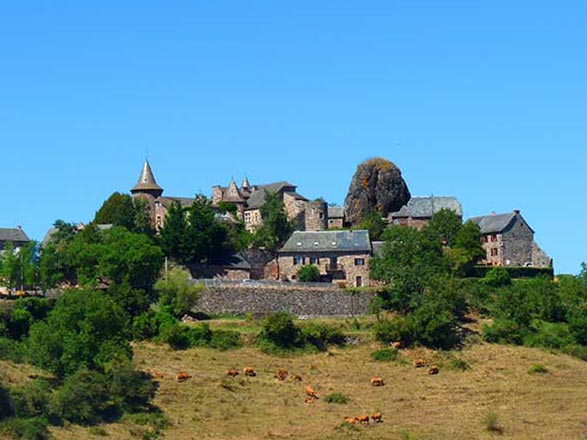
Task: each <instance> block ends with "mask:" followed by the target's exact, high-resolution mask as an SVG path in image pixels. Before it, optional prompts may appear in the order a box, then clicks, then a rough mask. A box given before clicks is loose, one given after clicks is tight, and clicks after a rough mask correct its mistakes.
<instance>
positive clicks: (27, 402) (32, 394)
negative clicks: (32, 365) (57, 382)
mask: <svg viewBox="0 0 587 440" xmlns="http://www.w3.org/2000/svg"><path fill="white" fill-rule="evenodd" d="M11 395H12V401H13V403H14V412H15V415H16V417H20V418H29V417H41V416H44V415H46V414H47V411H48V408H49V401H50V398H51V385H50V384H49V382H48V381H46V380H44V379H38V380H35V381H33V382H29V383H27V384H26V385H24V386H22V387H19V388H14V389H12V390H11Z"/></svg>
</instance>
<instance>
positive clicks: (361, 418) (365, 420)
mask: <svg viewBox="0 0 587 440" xmlns="http://www.w3.org/2000/svg"><path fill="white" fill-rule="evenodd" d="M357 420H358V421H359V423H362V424H364V425H368V424H369V416H357Z"/></svg>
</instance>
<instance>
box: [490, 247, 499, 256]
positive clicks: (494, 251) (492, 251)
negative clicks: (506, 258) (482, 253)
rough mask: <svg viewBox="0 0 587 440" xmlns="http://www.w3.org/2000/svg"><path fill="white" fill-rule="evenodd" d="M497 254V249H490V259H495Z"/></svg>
mask: <svg viewBox="0 0 587 440" xmlns="http://www.w3.org/2000/svg"><path fill="white" fill-rule="evenodd" d="M498 254H499V249H497V248H493V249H491V256H492V257H497V256H498Z"/></svg>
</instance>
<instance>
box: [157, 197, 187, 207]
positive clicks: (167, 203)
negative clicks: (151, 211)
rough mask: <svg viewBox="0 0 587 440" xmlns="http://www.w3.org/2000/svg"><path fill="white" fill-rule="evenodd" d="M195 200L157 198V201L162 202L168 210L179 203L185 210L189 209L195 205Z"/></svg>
mask: <svg viewBox="0 0 587 440" xmlns="http://www.w3.org/2000/svg"><path fill="white" fill-rule="evenodd" d="M194 200H195V199H194V198H191V197H168V196H165V197H157V201H158V202H160V203H161V204H162V205H163V206H165V207H166V208H169V207H170V206H171V204H172V203H173V202H179V204H180V205H181V206H182V207H184V208H189V207H190V206H192V203H194Z"/></svg>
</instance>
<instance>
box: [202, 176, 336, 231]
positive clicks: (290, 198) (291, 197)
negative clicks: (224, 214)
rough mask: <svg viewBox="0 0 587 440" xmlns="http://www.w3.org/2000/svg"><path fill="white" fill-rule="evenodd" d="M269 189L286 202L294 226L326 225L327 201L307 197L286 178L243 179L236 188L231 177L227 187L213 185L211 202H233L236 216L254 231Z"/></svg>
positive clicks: (305, 228) (307, 228)
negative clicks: (268, 180)
mask: <svg viewBox="0 0 587 440" xmlns="http://www.w3.org/2000/svg"><path fill="white" fill-rule="evenodd" d="M268 193H273V194H277V197H278V198H279V200H281V201H282V202H283V204H284V206H285V211H286V212H287V215H288V217H289V219H290V220H291V221H292V222H293V223H294V225H295V227H296V229H298V230H303V231H322V230H324V229H326V228H327V225H328V223H327V222H328V204H327V203H326V202H324V201H321V200H316V201H310V200H308V199H306V198H305V197H304V196H302V195H301V194H299V193H298V192H297V186H296V185H292V184H291V183H289V182H285V181H282V182H275V183H269V184H265V185H251V184H250V183H249V181H248V179H246V178H245V179H244V180H243V183H242V185H241V187H240V188H239V187H238V186H237V184H236V182H235V181H234V179H233V180H231V181H230V184H229V185H228V186H227V187H222V186H218V185H217V186H215V187H214V188H212V203H213V205H214V206H218V205H219V204H220V203H230V204H234V205H235V206H236V212H237V217H238V218H240V219H241V220H243V221H244V223H245V226H246V228H247V230H249V231H254V230H255V229H256V228H258V227H259V226H261V224H262V223H263V219H262V216H261V207H262V206H263V204H264V203H265V198H266V196H267V194H268Z"/></svg>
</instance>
